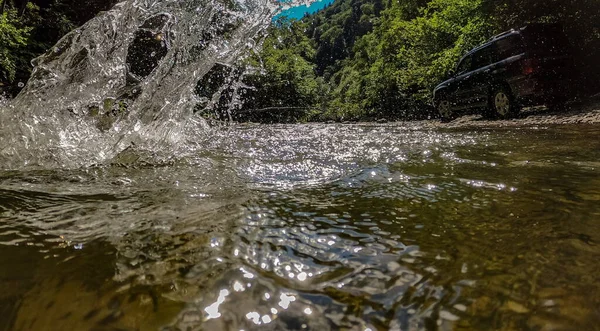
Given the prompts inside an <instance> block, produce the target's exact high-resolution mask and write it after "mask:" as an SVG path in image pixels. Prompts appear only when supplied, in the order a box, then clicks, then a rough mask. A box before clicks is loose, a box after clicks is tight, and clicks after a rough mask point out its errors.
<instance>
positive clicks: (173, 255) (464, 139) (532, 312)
mask: <svg viewBox="0 0 600 331" xmlns="http://www.w3.org/2000/svg"><path fill="white" fill-rule="evenodd" d="M203 137H204V138H203V139H200V138H198V141H196V143H197V145H198V146H199V147H197V148H194V149H190V150H193V152H190V153H187V154H185V155H181V154H173V155H172V157H164V155H163V156H161V157H153V156H152V155H148V152H143V151H140V150H136V149H135V146H133V147H132V148H129V149H127V150H126V151H125V152H123V153H121V154H120V155H119V157H117V158H115V159H114V160H113V161H112V162H110V163H105V164H101V165H95V166H84V167H75V168H71V169H68V168H64V167H36V166H33V167H26V168H22V169H21V170H4V171H0V265H1V266H2V267H1V268H0V316H1V318H0V330H198V329H203V330H219V329H223V330H242V329H243V330H252V329H264V330H328V329H348V330H368V329H370V330H387V329H393V330H420V329H424V330H433V329H440V330H453V329H457V330H464V329H476V330H490V329H498V330H512V329H534V330H594V329H598V328H599V327H598V325H600V311H599V307H600V264H598V260H599V258H600V237H599V234H600V163H599V162H598V160H599V159H600V128H598V127H597V126H566V125H565V126H555V127H553V126H551V127H511V128H494V129H486V128H478V129H469V128H454V129H449V128H446V129H445V128H431V127H430V126H428V125H427V124H426V123H425V124H424V123H409V124H388V125H384V124H378V125H375V124H355V125H341V124H335V125H325V124H312V125H289V126H285V125H274V126H263V125H237V126H236V125H233V126H225V127H216V128H212V129H211V131H210V133H209V134H205V135H204V136H203ZM200 146H201V147H200Z"/></svg>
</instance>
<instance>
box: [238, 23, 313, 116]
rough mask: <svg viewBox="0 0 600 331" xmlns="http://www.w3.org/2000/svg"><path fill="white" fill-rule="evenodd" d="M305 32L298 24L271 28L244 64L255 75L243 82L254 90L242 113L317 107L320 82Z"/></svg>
mask: <svg viewBox="0 0 600 331" xmlns="http://www.w3.org/2000/svg"><path fill="white" fill-rule="evenodd" d="M305 28H306V24H305V23H302V22H300V21H294V22H290V23H284V25H282V26H279V27H272V28H271V31H270V33H269V35H268V37H267V38H265V40H264V42H263V45H262V52H261V53H260V54H257V55H255V56H253V57H251V58H250V59H249V60H248V63H247V65H249V66H250V67H252V68H255V70H256V71H257V72H256V73H255V74H252V75H248V76H246V77H245V79H244V80H245V82H246V83H248V84H249V85H251V86H253V87H254V89H253V90H248V91H247V93H246V95H245V102H244V107H245V109H253V110H257V109H265V108H277V107H279V108H281V107H291V108H297V109H298V110H299V111H302V112H305V111H306V109H311V108H314V107H317V105H318V104H319V102H320V100H321V99H322V91H323V89H322V87H323V80H322V79H318V78H317V76H316V74H315V65H314V64H313V61H314V56H315V49H314V46H313V42H312V41H311V40H310V39H309V38H308V37H307V36H306V35H305V34H304V32H303V31H304V30H305Z"/></svg>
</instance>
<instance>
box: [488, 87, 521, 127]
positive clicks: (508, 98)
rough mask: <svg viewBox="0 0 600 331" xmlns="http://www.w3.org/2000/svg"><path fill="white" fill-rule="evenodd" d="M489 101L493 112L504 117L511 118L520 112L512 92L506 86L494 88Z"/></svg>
mask: <svg viewBox="0 0 600 331" xmlns="http://www.w3.org/2000/svg"><path fill="white" fill-rule="evenodd" d="M489 103H490V106H489V107H490V109H491V110H492V112H493V114H494V115H495V116H497V117H499V118H502V119H505V118H511V117H513V116H515V115H516V114H517V113H518V112H519V107H518V105H517V103H516V102H515V99H514V98H513V96H512V93H510V91H509V90H508V89H507V88H505V87H497V88H495V89H492V94H491V95H490V101H489Z"/></svg>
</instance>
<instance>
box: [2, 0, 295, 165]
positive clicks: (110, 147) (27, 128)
mask: <svg viewBox="0 0 600 331" xmlns="http://www.w3.org/2000/svg"><path fill="white" fill-rule="evenodd" d="M286 6H289V4H287V3H286ZM281 7H282V5H281V4H280V3H277V2H274V1H272V0H239V1H227V0H211V1H207V0H191V1H174V0H163V1H158V0H155V1H152V0H128V1H123V2H120V3H118V4H117V5H116V6H115V7H114V8H113V9H111V10H110V11H107V12H104V13H101V14H100V15H98V16H97V17H96V18H94V19H92V20H91V21H89V22H88V23H86V24H85V25H83V26H82V27H80V28H78V29H76V30H74V31H72V32H71V33H69V34H68V35H66V36H65V37H64V38H62V39H61V40H60V41H59V42H58V43H57V44H56V45H55V46H54V47H53V48H52V49H50V50H49V51H48V52H47V53H45V54H44V55H42V56H40V57H39V58H37V59H36V60H35V61H34V64H35V69H34V71H33V74H32V77H31V79H30V80H29V82H28V83H27V86H26V87H25V88H24V89H23V91H22V92H21V94H20V95H19V96H18V97H17V98H16V99H15V100H13V102H12V103H11V104H10V106H8V107H4V108H2V109H1V110H0V119H1V123H2V124H0V129H1V130H0V165H2V167H4V168H18V167H22V166H42V167H53V166H59V167H78V166H82V165H90V164H96V163H102V162H105V161H106V160H110V159H113V158H114V157H115V156H117V155H118V154H119V153H121V152H123V151H124V150H126V149H128V148H137V149H143V150H148V151H156V152H157V153H160V151H166V150H168V151H169V154H171V155H173V154H172V153H173V151H175V152H178V151H179V152H184V151H185V149H187V148H189V147H190V144H191V146H194V145H197V144H198V142H199V141H201V140H202V139H203V138H206V137H207V131H208V130H209V128H208V126H207V124H206V123H205V121H204V120H202V119H200V118H198V117H197V116H194V115H193V114H194V108H195V107H197V106H198V105H206V104H209V103H210V102H213V103H214V101H213V100H211V97H212V95H202V93H199V91H200V92H201V91H202V86H200V85H199V83H200V84H210V83H211V82H210V79H208V81H207V79H204V80H202V79H203V77H205V76H207V73H209V72H212V73H211V75H213V76H214V71H215V68H217V69H218V68H223V67H225V68H226V67H228V66H231V65H232V64H234V63H235V61H236V60H238V59H239V58H240V57H241V56H243V55H244V54H247V53H248V50H249V49H251V48H253V47H255V45H257V44H258V42H257V41H256V39H258V38H260V36H261V32H262V31H264V29H265V28H266V27H267V26H268V24H270V22H271V19H272V17H273V16H274V15H275V14H276V13H277V11H278V10H280V9H281ZM209 90H210V89H209ZM205 92H206V89H205ZM210 92H213V94H214V93H222V92H223V89H222V88H220V87H217V88H216V89H213V90H210ZM205 94H206V93H205ZM213 99H214V98H213ZM217 101H218V100H217ZM229 101H231V99H230V100H229Z"/></svg>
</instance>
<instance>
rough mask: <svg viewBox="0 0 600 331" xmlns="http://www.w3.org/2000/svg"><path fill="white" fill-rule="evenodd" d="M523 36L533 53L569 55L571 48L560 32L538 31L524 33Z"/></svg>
mask: <svg viewBox="0 0 600 331" xmlns="http://www.w3.org/2000/svg"><path fill="white" fill-rule="evenodd" d="M523 36H524V37H525V40H526V41H527V45H528V48H531V49H532V51H534V52H535V53H542V54H553V55H562V54H568V53H570V50H571V46H570V44H569V41H568V40H567V37H566V36H565V35H564V34H563V33H562V32H561V31H560V30H553V29H547V30H544V29H539V30H537V31H536V30H534V31H531V32H530V31H527V30H526V31H524V33H523Z"/></svg>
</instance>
